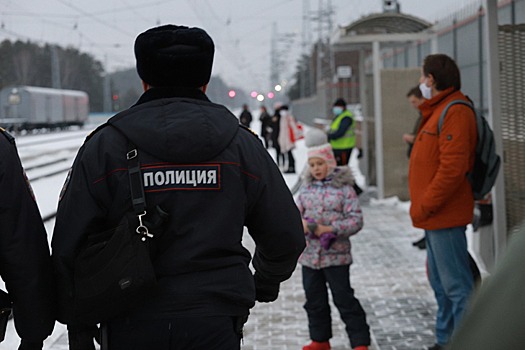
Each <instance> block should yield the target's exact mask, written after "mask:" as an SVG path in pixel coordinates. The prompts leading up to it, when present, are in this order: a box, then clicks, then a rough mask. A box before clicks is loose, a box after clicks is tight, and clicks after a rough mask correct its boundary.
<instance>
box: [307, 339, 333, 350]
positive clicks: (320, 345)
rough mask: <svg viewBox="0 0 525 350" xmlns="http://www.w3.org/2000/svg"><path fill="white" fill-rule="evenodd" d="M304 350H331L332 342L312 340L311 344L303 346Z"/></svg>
mask: <svg viewBox="0 0 525 350" xmlns="http://www.w3.org/2000/svg"><path fill="white" fill-rule="evenodd" d="M303 350H330V342H329V341H323V342H318V341H315V340H312V342H311V343H310V344H308V345H305V346H303Z"/></svg>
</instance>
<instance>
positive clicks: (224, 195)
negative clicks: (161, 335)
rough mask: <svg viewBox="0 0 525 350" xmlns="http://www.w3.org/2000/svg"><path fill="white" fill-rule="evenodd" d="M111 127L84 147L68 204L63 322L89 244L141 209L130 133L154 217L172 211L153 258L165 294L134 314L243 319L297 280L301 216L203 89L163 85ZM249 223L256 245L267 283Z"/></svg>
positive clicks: (59, 234)
mask: <svg viewBox="0 0 525 350" xmlns="http://www.w3.org/2000/svg"><path fill="white" fill-rule="evenodd" d="M108 124H109V125H110V126H106V127H103V128H101V129H100V130H99V131H97V132H96V133H95V134H94V135H92V136H91V137H90V138H89V139H88V140H87V141H86V142H85V144H84V145H83V147H82V148H81V149H80V151H79V154H78V155H77V158H76V160H75V162H74V165H73V168H72V172H71V178H70V180H69V183H68V184H66V189H65V192H64V195H63V197H62V199H61V201H60V203H59V208H58V214H57V220H56V225H55V232H54V235H53V240H52V247H53V260H54V264H55V267H56V269H57V271H58V276H59V288H60V290H61V291H62V292H64V294H63V295H62V296H61V301H62V303H61V318H60V319H59V320H60V321H61V322H67V312H68V310H67V308H68V307H69V306H68V305H67V304H68V303H67V298H68V295H71V293H72V292H73V290H72V288H71V285H72V278H73V274H74V260H75V256H76V254H77V253H78V251H79V248H80V246H81V244H82V242H83V240H84V239H85V238H86V236H87V235H88V233H89V232H100V231H101V230H106V229H109V228H111V227H114V226H115V225H116V224H117V222H118V221H119V219H120V216H121V214H122V210H123V208H124V209H126V208H130V207H131V202H130V194H129V183H128V173H127V163H126V157H125V156H126V152H127V147H128V144H127V140H126V139H125V137H124V136H123V135H122V134H121V132H122V133H123V134H124V135H126V136H127V138H129V140H131V141H132V142H133V143H134V144H135V145H136V146H137V148H138V150H139V159H140V162H141V169H142V172H143V179H144V188H145V192H146V201H147V204H148V210H151V208H154V207H155V206H156V205H160V207H161V208H162V209H163V210H164V211H166V212H168V213H169V221H168V224H167V225H168V227H167V229H166V230H165V233H164V238H165V239H168V240H169V242H170V243H169V244H166V246H164V247H162V249H163V252H162V253H161V254H160V255H159V256H158V257H157V258H156V259H155V261H154V264H155V269H156V273H157V277H158V280H159V286H160V290H159V292H158V294H156V295H155V296H153V297H151V298H149V300H147V301H146V302H145V304H144V305H141V306H137V308H136V309H135V310H132V311H131V312H130V315H127V316H129V317H144V318H159V317H166V316H167V317H170V316H177V315H191V316H208V315H209V316H213V315H243V314H247V312H248V310H249V308H251V307H253V305H254V301H255V294H256V288H258V289H259V290H266V289H267V288H270V289H272V288H278V286H279V284H280V283H281V282H282V281H284V280H286V279H288V278H289V277H290V276H291V274H292V272H293V271H294V269H295V267H296V263H297V259H298V257H299V255H300V254H301V252H302V251H303V249H304V247H305V240H304V234H303V229H302V224H301V218H300V215H299V212H298V210H297V208H296V206H295V204H294V201H293V198H292V195H291V193H290V191H289V190H288V188H287V186H286V184H285V182H284V180H283V178H282V175H281V173H280V172H279V169H278V168H277V166H276V165H275V163H274V162H273V160H272V159H271V157H270V156H269V155H268V153H267V151H266V150H265V149H264V147H263V145H262V144H261V142H260V141H259V139H258V138H257V137H256V136H255V135H253V134H251V133H250V132H249V131H248V130H246V129H244V128H243V127H240V126H239V124H238V120H237V118H236V117H235V116H234V115H233V114H231V113H230V112H229V111H228V110H227V109H226V108H225V107H223V106H221V105H217V104H214V103H212V102H210V101H209V100H208V99H207V97H206V96H205V95H204V94H203V93H202V92H201V91H200V90H197V89H194V90H185V89H179V88H153V89H150V90H148V91H147V92H145V93H144V94H143V95H142V96H141V98H140V99H139V101H138V102H137V104H136V105H135V106H133V107H131V108H130V109H128V110H126V111H124V112H121V113H119V114H117V115H116V116H114V117H113V118H111V119H110V120H109V121H108ZM115 128H116V129H118V130H115ZM119 131H120V132H119ZM244 226H246V227H247V228H248V232H249V234H250V235H251V236H252V238H253V240H254V241H255V243H256V250H255V255H254V256H253V261H252V263H253V267H254V269H255V271H256V272H255V277H256V278H255V281H257V283H255V281H254V276H253V274H252V272H251V271H250V268H249V263H250V259H251V256H250V254H249V252H248V250H247V249H246V248H245V247H244V246H243V244H242V243H243V242H242V239H243V229H244ZM256 284H257V285H256Z"/></svg>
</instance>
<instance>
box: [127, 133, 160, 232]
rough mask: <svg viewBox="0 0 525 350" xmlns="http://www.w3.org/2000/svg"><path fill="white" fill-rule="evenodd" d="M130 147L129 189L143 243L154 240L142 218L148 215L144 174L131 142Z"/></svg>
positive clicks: (137, 230)
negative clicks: (149, 239)
mask: <svg viewBox="0 0 525 350" xmlns="http://www.w3.org/2000/svg"><path fill="white" fill-rule="evenodd" d="M128 147H129V151H128V153H127V154H126V159H127V160H128V173H129V188H130V192H131V200H132V203H133V209H134V211H135V213H136V214H137V217H138V219H139V225H138V226H137V228H136V230H135V231H136V232H137V233H138V234H139V235H141V236H142V237H141V240H142V241H146V239H147V238H153V234H152V233H150V232H149V230H148V228H147V227H146V226H145V225H144V223H143V221H142V217H143V216H145V215H146V196H145V194H144V185H143V183H142V172H141V171H140V162H139V158H138V151H137V148H136V147H135V145H134V144H133V143H131V141H128Z"/></svg>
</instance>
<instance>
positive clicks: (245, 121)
mask: <svg viewBox="0 0 525 350" xmlns="http://www.w3.org/2000/svg"><path fill="white" fill-rule="evenodd" d="M252 120H253V117H252V113H251V112H250V110H249V109H248V105H247V104H244V105H242V112H241V115H240V116H239V122H240V123H241V124H242V125H244V126H245V127H247V128H249V127H250V124H251V123H252Z"/></svg>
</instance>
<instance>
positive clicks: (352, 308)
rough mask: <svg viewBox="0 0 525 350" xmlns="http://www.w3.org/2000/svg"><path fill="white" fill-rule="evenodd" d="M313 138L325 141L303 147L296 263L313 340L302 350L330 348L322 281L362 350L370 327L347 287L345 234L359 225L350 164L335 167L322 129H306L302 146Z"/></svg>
mask: <svg viewBox="0 0 525 350" xmlns="http://www.w3.org/2000/svg"><path fill="white" fill-rule="evenodd" d="M319 133H321V134H322V135H320V134H319ZM312 138H317V139H319V138H322V141H324V142H323V144H320V145H319V143H317V144H318V146H313V147H309V148H308V165H309V173H308V174H307V175H306V177H305V186H304V187H303V188H302V190H301V192H300V194H299V196H298V198H297V206H298V207H299V210H300V212H301V214H302V216H303V226H304V232H305V235H306V236H307V238H306V240H307V246H306V249H305V250H304V252H303V255H302V256H301V257H300V259H299V263H300V264H301V265H302V266H303V268H302V272H303V287H304V291H305V294H306V303H305V305H304V308H305V309H306V312H307V314H308V329H309V331H310V338H311V339H312V342H311V343H310V344H309V345H306V346H304V347H303V350H329V349H330V342H329V339H330V338H331V337H332V319H331V317H330V306H329V304H328V290H327V286H326V284H327V283H328V286H329V287H330V290H331V293H332V297H333V300H334V303H335V305H336V307H337V309H338V310H339V313H340V315H341V319H342V320H343V322H344V323H345V325H346V332H347V333H348V337H349V338H350V344H351V346H352V348H353V349H355V350H367V349H368V345H370V332H369V327H368V324H367V322H366V315H365V311H364V310H363V308H362V307H361V304H360V303H359V300H357V298H356V297H355V296H354V290H353V289H352V287H351V286H350V264H351V263H352V255H351V253H350V248H351V246H350V239H349V237H350V236H351V235H354V234H356V233H357V232H358V231H359V230H361V228H362V227H363V214H362V212H361V208H360V206H359V200H358V198H357V195H356V193H355V191H354V189H353V188H352V185H353V183H354V180H353V177H352V175H351V172H350V169H349V168H348V167H347V166H344V167H336V161H335V158H334V154H333V151H332V148H331V146H330V144H328V143H327V141H326V135H324V133H323V132H322V131H320V130H317V129H315V130H311V131H310V132H309V133H308V134H307V136H306V140H305V142H306V145H307V146H309V143H310V144H311V142H310V141H309V140H311V139H312ZM323 138H324V139H323Z"/></svg>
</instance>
